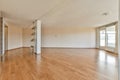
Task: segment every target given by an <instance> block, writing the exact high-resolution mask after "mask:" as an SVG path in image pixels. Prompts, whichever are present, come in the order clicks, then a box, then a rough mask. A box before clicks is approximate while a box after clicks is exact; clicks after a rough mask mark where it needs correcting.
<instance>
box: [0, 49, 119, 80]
mask: <svg viewBox="0 0 120 80" xmlns="http://www.w3.org/2000/svg"><path fill="white" fill-rule="evenodd" d="M117 59H118V58H117V55H113V54H111V53H109V52H105V51H102V50H97V49H54V48H53V49H52V48H51V49H50V48H44V49H42V56H40V55H34V54H32V53H31V51H30V50H29V49H28V48H21V49H16V50H12V51H8V52H7V53H6V55H5V56H4V57H1V61H0V80H118V67H117V66H118V60H117Z"/></svg>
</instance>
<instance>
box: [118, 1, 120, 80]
mask: <svg viewBox="0 0 120 80" xmlns="http://www.w3.org/2000/svg"><path fill="white" fill-rule="evenodd" d="M119 3H120V1H119ZM119 7H120V5H119ZM119 10H120V8H119ZM119 12H120V11H119ZM119 21H120V13H119V20H118V69H119V71H118V78H119V79H118V80H120V22H119Z"/></svg>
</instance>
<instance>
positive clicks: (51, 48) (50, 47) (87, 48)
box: [41, 47, 97, 49]
mask: <svg viewBox="0 0 120 80" xmlns="http://www.w3.org/2000/svg"><path fill="white" fill-rule="evenodd" d="M41 48H43V49H45V48H46V49H97V48H78V47H41Z"/></svg>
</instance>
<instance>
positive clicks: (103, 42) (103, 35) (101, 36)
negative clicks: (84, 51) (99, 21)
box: [100, 30, 105, 46]
mask: <svg viewBox="0 0 120 80" xmlns="http://www.w3.org/2000/svg"><path fill="white" fill-rule="evenodd" d="M100 46H105V30H100Z"/></svg>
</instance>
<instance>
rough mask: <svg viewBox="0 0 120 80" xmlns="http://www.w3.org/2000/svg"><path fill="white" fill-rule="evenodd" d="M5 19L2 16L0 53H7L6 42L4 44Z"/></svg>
mask: <svg viewBox="0 0 120 80" xmlns="http://www.w3.org/2000/svg"><path fill="white" fill-rule="evenodd" d="M4 26H5V25H4V19H3V17H0V53H1V54H2V55H4V53H5V47H4V46H5V44H4V39H5V38H4Z"/></svg>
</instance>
